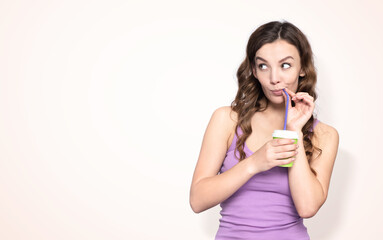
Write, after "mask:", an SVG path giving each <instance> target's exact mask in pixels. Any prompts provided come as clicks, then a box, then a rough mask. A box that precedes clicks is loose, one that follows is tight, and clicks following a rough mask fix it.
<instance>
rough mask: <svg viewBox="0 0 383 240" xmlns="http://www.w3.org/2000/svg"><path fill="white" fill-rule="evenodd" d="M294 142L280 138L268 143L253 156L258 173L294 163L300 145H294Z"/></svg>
mask: <svg viewBox="0 0 383 240" xmlns="http://www.w3.org/2000/svg"><path fill="white" fill-rule="evenodd" d="M294 141H295V140H292V139H283V138H279V139H273V140H270V141H268V142H266V143H265V144H264V145H263V146H262V147H261V148H260V149H258V151H256V152H255V153H253V155H251V157H252V158H253V160H254V163H255V164H256V166H257V167H256V168H257V169H258V171H259V172H263V171H267V170H269V169H271V168H273V167H276V166H279V165H284V164H288V163H290V162H292V161H294V160H295V158H294V157H295V155H296V154H297V153H298V151H297V148H298V144H294ZM284 158H287V159H284Z"/></svg>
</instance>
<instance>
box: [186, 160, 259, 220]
mask: <svg viewBox="0 0 383 240" xmlns="http://www.w3.org/2000/svg"><path fill="white" fill-rule="evenodd" d="M256 173H258V171H257V169H256V168H255V164H254V163H253V159H252V157H251V156H250V157H248V158H245V159H244V160H242V161H240V162H239V163H237V164H236V165H235V166H233V167H232V168H230V169H229V170H227V171H225V172H224V173H222V174H219V175H215V176H212V177H207V178H204V179H201V180H199V181H198V182H196V183H195V184H194V186H192V187H191V189H190V205H191V207H192V209H193V211H194V212H196V213H200V212H203V211H205V210H207V209H209V208H211V207H214V206H216V205H217V204H219V203H221V202H222V201H224V200H226V199H227V198H229V197H230V196H231V195H233V194H234V193H235V192H236V191H237V190H238V189H239V188H240V187H241V186H243V185H244V184H245V183H246V182H247V181H248V180H249V179H250V178H251V177H252V176H254V175H255V174H256Z"/></svg>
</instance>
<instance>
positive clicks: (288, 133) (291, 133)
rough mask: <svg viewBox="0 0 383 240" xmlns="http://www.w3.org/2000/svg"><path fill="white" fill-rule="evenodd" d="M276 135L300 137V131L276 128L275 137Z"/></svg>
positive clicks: (280, 136)
mask: <svg viewBox="0 0 383 240" xmlns="http://www.w3.org/2000/svg"><path fill="white" fill-rule="evenodd" d="M274 137H278V138H294V139H298V133H297V132H295V131H290V130H274V132H273V138H274Z"/></svg>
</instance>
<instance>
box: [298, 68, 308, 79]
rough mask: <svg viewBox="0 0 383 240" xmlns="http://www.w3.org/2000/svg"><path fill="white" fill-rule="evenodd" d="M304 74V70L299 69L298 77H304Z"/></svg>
mask: <svg viewBox="0 0 383 240" xmlns="http://www.w3.org/2000/svg"><path fill="white" fill-rule="evenodd" d="M305 75H306V73H305V71H304V70H303V69H301V71H300V73H299V76H300V77H304V76H305Z"/></svg>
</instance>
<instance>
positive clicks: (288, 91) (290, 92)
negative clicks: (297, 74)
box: [285, 88, 296, 97]
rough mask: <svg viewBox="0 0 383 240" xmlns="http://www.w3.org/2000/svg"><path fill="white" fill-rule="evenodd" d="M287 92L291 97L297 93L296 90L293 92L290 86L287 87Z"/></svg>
mask: <svg viewBox="0 0 383 240" xmlns="http://www.w3.org/2000/svg"><path fill="white" fill-rule="evenodd" d="M285 90H286V92H287V93H288V94H289V95H290V96H291V97H294V96H295V95H296V94H295V93H294V92H292V91H291V90H290V89H288V88H285Z"/></svg>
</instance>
